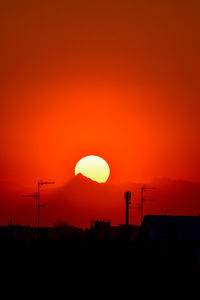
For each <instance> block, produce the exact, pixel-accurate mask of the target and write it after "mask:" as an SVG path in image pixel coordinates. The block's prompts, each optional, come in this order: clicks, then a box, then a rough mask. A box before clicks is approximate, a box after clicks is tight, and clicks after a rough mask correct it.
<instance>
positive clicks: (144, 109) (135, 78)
mask: <svg viewBox="0 0 200 300" xmlns="http://www.w3.org/2000/svg"><path fill="white" fill-rule="evenodd" d="M41 2H42V4H41ZM94 2H95V3H94ZM163 2H165V3H163ZM199 12H200V4H199V1H195V0H191V1H181V2H180V1H171V0H170V1H148V0H143V1H141V0H140V1H127V0H123V1H102V0H101V1H92V0H90V1H80V0H79V1H64V0H63V1H61V0H57V1H50V0H48V1H36V0H34V1H33V0H30V1H25V0H24V1H20V0H19V1H14V0H13V1H12V0H10V1H1V4H0V27H1V36H0V39H1V47H0V64H1V72H0V79H1V80H0V96H1V97H0V101H1V110H0V126H1V129H2V130H1V132H0V139H1V148H0V168H1V174H0V179H1V180H6V181H12V182H15V183H22V184H23V185H27V186H31V185H33V184H34V185H35V182H36V181H37V180H38V179H48V180H55V181H56V183H57V184H58V185H62V184H64V183H65V182H66V181H68V180H69V179H70V178H71V177H72V176H73V172H74V167H75V164H76V162H77V161H78V160H79V159H80V158H81V157H83V156H85V155H90V154H94V155H99V156H102V157H103V158H104V159H105V160H106V161H107V162H108V163H109V165H110V169H111V176H110V182H113V183H117V182H123V181H134V182H145V181H150V180H152V179H153V178H159V177H163V176H167V177H170V178H174V179H185V180H192V181H199V180H200V173H199V168H200V160H199V150H200V134H199V132H200V131H199V112H200V101H199V96H200V85H199V79H200V76H199V69H200V61H199V53H200V42H199V41H200V36H199V28H200V18H199Z"/></svg>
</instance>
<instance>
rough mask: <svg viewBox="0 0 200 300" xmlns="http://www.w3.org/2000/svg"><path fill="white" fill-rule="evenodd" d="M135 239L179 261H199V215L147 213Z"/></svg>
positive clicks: (164, 256)
mask: <svg viewBox="0 0 200 300" xmlns="http://www.w3.org/2000/svg"><path fill="white" fill-rule="evenodd" d="M137 240H138V241H139V242H141V243H143V245H146V246H147V247H149V248H151V249H153V250H155V251H156V250H158V249H159V254H160V255H161V256H162V257H163V259H165V258H166V257H170V258H174V259H176V260H179V262H180V263H186V262H192V263H200V217H199V216H197V217H196V216H167V215H164V216H163V215H162V216H161V215H147V216H145V218H144V220H143V222H142V226H141V228H140V231H139V234H138V237H137Z"/></svg>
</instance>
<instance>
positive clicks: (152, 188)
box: [140, 185, 155, 225]
mask: <svg viewBox="0 0 200 300" xmlns="http://www.w3.org/2000/svg"><path fill="white" fill-rule="evenodd" d="M154 189H155V187H147V186H146V185H143V186H142V187H141V206H140V222H141V225H142V221H143V208H144V200H147V199H145V198H144V192H145V191H146V190H154Z"/></svg>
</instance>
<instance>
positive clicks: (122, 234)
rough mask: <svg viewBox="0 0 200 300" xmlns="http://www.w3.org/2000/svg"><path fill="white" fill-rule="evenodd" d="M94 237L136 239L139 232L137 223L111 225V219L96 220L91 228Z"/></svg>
mask: <svg viewBox="0 0 200 300" xmlns="http://www.w3.org/2000/svg"><path fill="white" fill-rule="evenodd" d="M89 232H90V233H91V235H92V237H93V238H94V239H96V240H105V239H110V240H132V241H134V240H135V239H136V237H137V234H138V232H139V227H138V226H136V225H120V226H111V222H110V221H104V220H103V221H99V220H96V221H95V222H94V223H93V224H92V225H91V226H90V229H89Z"/></svg>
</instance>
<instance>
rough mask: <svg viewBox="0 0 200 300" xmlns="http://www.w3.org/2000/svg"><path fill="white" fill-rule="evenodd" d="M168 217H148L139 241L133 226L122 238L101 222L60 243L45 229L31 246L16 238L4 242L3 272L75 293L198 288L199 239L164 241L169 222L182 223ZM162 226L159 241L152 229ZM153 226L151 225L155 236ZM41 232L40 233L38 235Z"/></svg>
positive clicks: (0, 249)
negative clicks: (163, 234)
mask: <svg viewBox="0 0 200 300" xmlns="http://www.w3.org/2000/svg"><path fill="white" fill-rule="evenodd" d="M158 217H159V216H158ZM163 217H165V216H162V218H161V220H158V218H157V217H156V218H155V217H151V216H147V217H146V218H145V219H144V222H143V226H142V227H141V229H140V230H139V233H138V235H137V237H136V238H134V239H132V238H131V235H130V230H129V229H130V228H127V227H123V226H122V228H123V235H121V236H117V235H110V236H109V235H107V234H102V232H104V233H105V232H106V231H105V228H106V226H108V225H109V224H106V222H103V223H101V222H99V221H98V222H97V223H96V224H94V226H91V228H90V229H89V230H87V231H86V232H85V233H84V236H83V235H82V231H80V230H79V229H78V232H79V234H77V232H76V230H75V231H74V234H72V235H64V234H63V235H61V236H60V238H59V239H54V240H53V239H51V240H50V239H48V238H47V236H46V235H45V234H42V230H43V229H41V231H40V235H38V236H37V239H32V240H29V241H28V242H27V241H26V240H23V239H20V240H19V239H16V238H15V239H14V237H13V238H11V239H4V240H3V239H1V242H0V245H1V246H0V254H1V255H0V259H1V272H2V274H4V276H8V278H9V280H14V281H17V280H19V281H21V284H23V285H29V284H30V283H31V282H32V283H33V285H34V286H35V288H36V287H38V285H37V284H41V283H42V285H43V286H44V285H46V284H47V285H48V288H47V290H48V292H49V290H50V289H51V287H52V286H51V285H53V286H55V285H60V284H64V286H65V288H66V289H67V290H68V289H71V288H72V287H73V289H74V291H76V290H77V289H80V288H83V286H84V287H85V288H86V287H87V288H88V289H89V290H90V291H91V289H93V288H95V289H96V293H97V294H98V293H100V292H102V291H103V290H104V289H110V290H111V291H113V292H114V291H115V292H117V291H118V290H119V289H124V290H125V291H126V292H133V289H135V288H136V287H137V286H138V285H139V284H142V285H143V286H146V285H147V284H150V285H151V286H158V285H159V286H160V285H161V286H163V288H165V289H168V288H170V287H172V286H176V287H177V286H179V285H180V286H182V287H183V286H184V285H183V284H184V283H187V284H189V283H190V284H193V285H196V286H198V284H199V280H200V272H199V271H200V270H199V262H198V257H199V256H198V255H199V252H198V251H199V242H198V237H197V243H196V242H195V239H193V241H192V242H188V241H184V239H183V240H180V239H178V237H177V235H176V232H175V231H174V232H173V231H170V233H169V232H168V233H167V236H166V238H165V239H164V240H163V238H162V235H161V234H158V233H159V232H163V230H164V227H165V225H164V224H166V221H165V220H167V224H171V225H170V226H171V229H172V227H173V228H175V227H174V226H175V225H174V224H175V223H177V219H173V218H168V217H166V218H167V219H165V220H163ZM191 220H192V221H190V220H189V222H196V221H197V222H198V223H199V219H191ZM183 221H184V223H185V222H186V221H185V220H183V219H182V221H181V222H183ZM157 222H158V224H159V226H161V223H162V226H161V227H162V228H160V230H158V232H157V238H156V234H155V232H154V229H153V227H152V226H151V225H153V223H154V225H155V224H156V223H157ZM173 222H174V223H173ZM187 222H188V221H187ZM178 223H179V222H178ZM148 226H150V227H151V233H150V234H149V233H148V230H147V229H148ZM156 226H157V225H156ZM132 229H134V230H135V229H136V228H133V227H132ZM9 230H10V229H9ZM35 230H36V229H35ZM58 230H63V229H62V228H59V229H58ZM73 230H74V228H73ZM43 231H44V230H43ZM70 232H71V231H70ZM35 233H36V234H38V232H37V231H36V232H35ZM43 233H44V232H43ZM197 233H198V232H197ZM187 234H188V233H187ZM151 236H154V238H151ZM15 237H16V235H15ZM159 237H160V240H159ZM193 238H195V237H193ZM50 282H51V284H50Z"/></svg>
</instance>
